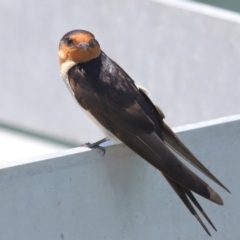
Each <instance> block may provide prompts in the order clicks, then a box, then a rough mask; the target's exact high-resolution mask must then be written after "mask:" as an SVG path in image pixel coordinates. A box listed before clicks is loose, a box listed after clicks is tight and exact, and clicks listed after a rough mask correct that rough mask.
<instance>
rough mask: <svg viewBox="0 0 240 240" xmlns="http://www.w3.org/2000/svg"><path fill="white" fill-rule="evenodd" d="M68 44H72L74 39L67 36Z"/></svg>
mask: <svg viewBox="0 0 240 240" xmlns="http://www.w3.org/2000/svg"><path fill="white" fill-rule="evenodd" d="M66 44H67V45H68V46H70V45H72V44H73V40H72V39H71V38H67V39H66Z"/></svg>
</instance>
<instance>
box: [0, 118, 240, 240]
mask: <svg viewBox="0 0 240 240" xmlns="http://www.w3.org/2000/svg"><path fill="white" fill-rule="evenodd" d="M176 131H177V134H178V136H179V137H180V138H181V139H182V140H183V141H184V142H185V143H186V144H187V146H189V148H190V149H191V150H192V151H193V152H194V153H195V154H196V155H197V156H198V157H199V158H200V159H201V161H202V162H203V163H204V164H205V165H206V166H207V167H208V168H209V169H210V170H211V171H212V172H213V173H214V174H215V175H216V176H217V177H218V178H219V179H220V180H221V181H222V182H223V183H224V184H225V185H226V186H227V187H228V188H229V189H230V191H231V192H232V194H228V193H227V192H225V191H224V190H222V189H221V188H219V187H218V186H216V185H215V184H214V183H212V182H211V181H210V180H208V182H209V183H210V185H211V186H213V187H214V188H215V189H216V190H217V192H219V194H220V195H221V196H222V198H223V199H224V206H218V205H216V204H214V203H211V202H209V201H207V200H205V199H203V198H201V197H197V198H198V199H199V201H200V203H201V205H202V207H203V208H204V209H205V211H206V212H207V214H208V215H209V217H210V218H211V219H212V221H213V222H214V224H215V226H216V227H217V229H218V232H214V231H212V230H210V231H211V233H212V235H213V237H214V239H224V240H226V239H240V229H239V216H240V209H239V205H240V196H239V169H240V163H239V156H240V115H237V116H233V117H228V118H224V119H220V120H216V121H213V122H211V121H210V122H205V123H200V124H196V125H191V126H187V127H184V128H177V129H176ZM0 167H1V169H0V189H1V195H0V215H1V217H0V239H3V240H12V239H21V240H33V239H34V240H43V239H44V240H53V239H60V240H63V239H67V240H75V239H86V240H91V239H93V240H95V239H96V240H98V239H109V240H122V239H129V240H130V239H133V240H135V239H136V240H145V239H149V240H153V239H156V240H157V239H158V240H159V239H170V240H171V239H195V240H197V239H199V240H200V239H201V240H202V239H208V236H207V235H206V233H205V232H204V230H203V229H202V228H201V226H200V225H199V224H198V222H197V221H196V220H195V219H194V218H193V216H191V214H189V212H188V210H187V209H186V208H185V206H184V205H183V204H182V202H181V201H180V200H179V199H178V197H177V196H176V194H175V193H174V192H173V191H172V189H171V188H170V186H169V185H168V183H167V182H166V181H165V180H164V178H163V177H162V176H161V174H159V172H158V171H157V170H156V169H154V168H153V167H151V166H150V165H149V164H148V163H146V162H145V161H143V160H142V159H140V158H139V157H138V156H137V155H136V154H135V153H133V152H132V151H131V150H129V149H128V148H127V147H126V146H124V145H122V144H120V145H110V144H108V146H106V154H105V155H104V156H102V155H101V152H100V151H99V150H88V149H86V148H75V149H70V150H66V151H62V152H60V153H56V154H52V155H48V156H40V157H38V158H32V159H23V160H19V161H17V162H13V163H8V164H4V165H1V166H0ZM199 175H201V174H199ZM201 176H202V175H201ZM209 229H210V228H209Z"/></svg>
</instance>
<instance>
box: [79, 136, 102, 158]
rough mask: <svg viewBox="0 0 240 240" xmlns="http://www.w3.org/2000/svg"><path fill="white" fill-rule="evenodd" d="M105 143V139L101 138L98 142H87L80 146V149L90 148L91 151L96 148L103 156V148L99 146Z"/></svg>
mask: <svg viewBox="0 0 240 240" xmlns="http://www.w3.org/2000/svg"><path fill="white" fill-rule="evenodd" d="M106 141H107V139H106V138H103V139H101V140H99V141H97V142H95V143H89V142H88V143H84V144H82V145H81V147H88V148H91V149H93V148H98V149H100V150H101V151H102V156H103V155H104V154H105V152H106V151H105V148H104V147H101V146H99V145H100V144H102V143H104V142H106Z"/></svg>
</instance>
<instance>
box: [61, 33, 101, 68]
mask: <svg viewBox="0 0 240 240" xmlns="http://www.w3.org/2000/svg"><path fill="white" fill-rule="evenodd" d="M93 38H94V37H93V36H92V35H90V34H87V33H80V34H73V35H72V36H70V39H71V40H72V41H73V44H72V45H71V46H67V45H66V44H61V45H60V48H59V51H58V56H59V61H60V65H61V64H63V63H65V62H68V61H71V62H75V63H83V62H88V61H90V60H92V59H93V58H96V57H98V56H99V54H100V52H101V49H100V47H99V46H98V45H94V46H89V48H87V49H82V48H79V47H78V46H79V45H80V44H89V43H90V41H91V40H92V39H93Z"/></svg>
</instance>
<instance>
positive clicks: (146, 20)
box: [0, 0, 240, 142]
mask: <svg viewBox="0 0 240 240" xmlns="http://www.w3.org/2000/svg"><path fill="white" fill-rule="evenodd" d="M186 4H187V3H186ZM191 4H193V3H191ZM216 11H218V10H215V9H214V8H210V10H208V12H207V14H203V13H202V12H199V13H198V12H197V11H191V10H189V9H188V8H186V9H185V8H184V7H183V8H177V7H174V4H172V5H168V4H166V3H164V2H163V3H161V2H158V3H157V2H152V1H146V0H132V1H128V0H105V1H97V0H88V1H84V0H78V1H76V0H74V1H64V0H59V1H41V2H40V1H27V0H21V1H9V0H2V1H1V2H0V13H1V14H0V31H1V38H0V48H1V54H0V64H1V68H0V74H1V78H0V83H1V87H0V109H1V111H0V122H2V123H7V124H10V125H15V126H17V127H22V128H26V129H29V130H33V131H36V132H39V133H41V134H47V135H50V136H55V137H57V138H60V139H65V140H68V141H73V142H86V141H94V140H97V139H99V138H100V137H101V136H102V134H101V133H100V132H99V130H97V128H96V127H95V126H94V125H93V124H92V123H91V122H90V121H89V120H88V119H87V118H86V117H85V116H84V115H83V113H82V112H81V110H80V107H79V106H78V105H77V103H75V101H74V99H73V98H72V96H71V95H70V93H69V92H68V90H67V88H66V87H65V86H64V83H63V81H62V80H61V79H60V77H59V66H58V57H57V50H58V42H59V40H60V38H61V37H62V35H63V34H65V33H66V32H67V31H69V30H72V29H77V28H80V29H86V30H89V31H91V32H93V33H94V34H95V36H96V38H97V39H98V40H99V42H100V44H101V46H102V49H103V50H104V51H105V52H106V53H107V54H108V55H109V56H110V57H111V58H112V59H113V60H115V61H116V62H117V63H119V64H120V66H122V67H123V68H124V69H125V70H126V72H127V73H128V74H129V75H130V76H131V77H132V78H133V79H134V80H135V81H136V82H138V83H141V84H142V85H144V86H145V87H146V88H147V89H148V90H149V92H150V93H151V97H152V99H153V101H154V102H155V103H157V104H158V105H159V106H160V107H161V108H162V110H163V111H164V113H165V115H166V117H167V119H166V121H167V122H168V123H169V124H170V125H171V126H178V125H183V124H187V123H193V122H198V121H202V120H207V119H212V118H216V117H222V116H227V115H231V114H237V113H239V112H240V108H239V102H240V94H239V93H240V77H239V76H240V67H239V62H240V45H239V39H240V18H238V17H235V20H234V21H233V20H232V19H231V20H228V19H226V18H224V19H221V17H218V18H217V17H214V16H215V15H214V13H215V12H216ZM220 16H221V13H220Z"/></svg>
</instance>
